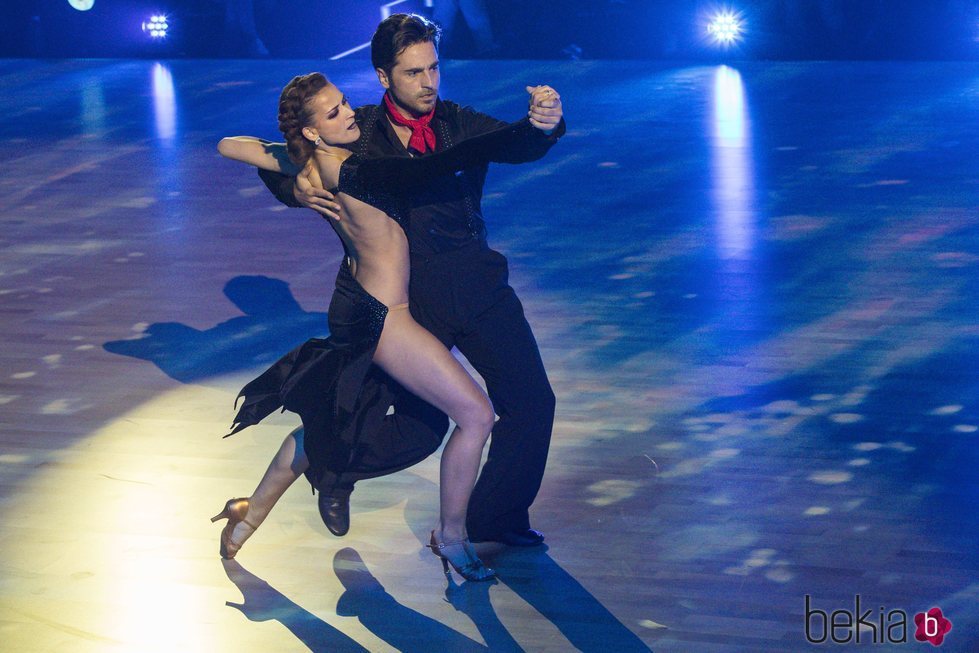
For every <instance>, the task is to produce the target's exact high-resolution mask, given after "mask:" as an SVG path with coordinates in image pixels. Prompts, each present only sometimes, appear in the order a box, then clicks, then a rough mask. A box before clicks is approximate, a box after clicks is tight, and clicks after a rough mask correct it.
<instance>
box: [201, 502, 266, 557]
mask: <svg viewBox="0 0 979 653" xmlns="http://www.w3.org/2000/svg"><path fill="white" fill-rule="evenodd" d="M247 514H248V499H228V502H227V503H225V504H224V510H222V511H221V512H219V513H218V514H216V515H214V516H213V517H211V522H212V523H213V522H216V521H217V520H219V519H227V520H228V523H227V524H225V526H224V530H222V531H221V549H220V551H221V557H222V558H224V559H225V560H231V559H232V558H234V557H235V555H237V554H238V550H239V549H241V547H242V545H243V544H244V543H245V540H247V539H248V538H249V537H251V536H252V533H254V532H255V531H256V530H258V526H256V525H255V524H252V523H251V522H249V521H248V520H247V519H245V515H247ZM238 524H244V525H245V526H248V527H249V528H251V529H252V531H251V533H248V534H247V535H246V536H245V538H244V539H243V540H242V541H241V542H235V541H234V540H233V539H232V538H231V535H232V534H233V533H234V530H235V526H237V525H238Z"/></svg>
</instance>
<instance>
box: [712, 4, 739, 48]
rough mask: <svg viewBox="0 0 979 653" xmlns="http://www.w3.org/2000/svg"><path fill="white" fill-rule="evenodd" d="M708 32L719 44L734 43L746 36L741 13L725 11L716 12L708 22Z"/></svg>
mask: <svg viewBox="0 0 979 653" xmlns="http://www.w3.org/2000/svg"><path fill="white" fill-rule="evenodd" d="M707 34H708V35H709V36H710V37H711V38H712V39H713V40H714V43H716V44H717V45H724V46H727V45H733V44H734V43H737V42H738V41H740V40H742V39H743V38H744V21H743V20H742V19H741V14H740V13H736V12H733V11H723V12H718V13H716V14H714V15H713V16H712V17H711V18H710V20H709V21H708V23H707Z"/></svg>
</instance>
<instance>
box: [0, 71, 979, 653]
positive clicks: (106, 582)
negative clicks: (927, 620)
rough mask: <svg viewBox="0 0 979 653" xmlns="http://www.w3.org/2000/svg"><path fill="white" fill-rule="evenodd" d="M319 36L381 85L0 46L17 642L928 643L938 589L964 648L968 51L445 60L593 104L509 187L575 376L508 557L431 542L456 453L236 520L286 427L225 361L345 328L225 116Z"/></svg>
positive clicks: (484, 80) (236, 112)
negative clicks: (524, 546)
mask: <svg viewBox="0 0 979 653" xmlns="http://www.w3.org/2000/svg"><path fill="white" fill-rule="evenodd" d="M315 69H322V70H324V71H325V72H326V73H327V74H328V75H330V76H331V77H332V78H333V79H334V80H335V81H336V82H337V83H338V85H340V86H341V88H343V89H344V90H345V91H346V92H347V93H348V95H349V96H350V98H351V99H352V101H353V102H354V104H361V103H367V102H373V101H376V100H377V99H378V98H379V92H378V86H377V83H376V79H375V77H374V75H373V73H372V72H371V71H370V69H369V65H368V63H367V62H366V61H365V60H358V61H342V62H333V63H324V62H320V61H316V62H314V61H248V62H244V61H186V60H185V61H173V62H153V61H142V60H140V61H94V60H92V61H61V62H53V61H45V62H38V61H15V60H6V61H0V86H2V90H3V92H2V93H0V107H2V115H3V121H2V122H0V160H2V165H3V175H2V177H0V225H2V233H0V256H2V258H0V326H2V332H0V367H2V373H0V493H2V494H0V569H2V575H0V649H2V650H4V651H11V652H12V651H46V652H50V651H65V652H70V653H84V652H88V651H100V652H101V651H135V652H143V651H167V652H171V651H178V650H180V651H233V652H234V653H246V652H250V651H261V652H267V651H276V652H285V651H307V650H312V651H371V652H374V651H393V650H398V651H413V652H419V653H421V652H425V653H427V652H430V651H519V650H524V651H533V652H538V651H544V652H549V651H555V652H557V651H561V652H563V651H573V650H581V651H602V652H603V653H611V652H616V653H618V652H619V651H642V650H653V651H656V652H657V653H669V652H677V653H688V652H693V653H700V652H705V653H726V652H733V651H745V652H759V651H763V652H767V651H785V652H797V651H802V650H808V649H809V648H811V646H810V644H808V643H807V636H808V637H809V638H810V639H813V640H818V639H819V638H820V637H823V638H827V639H826V643H825V644H824V645H823V646H824V647H826V648H827V649H828V650H837V649H839V650H858V649H860V648H861V647H866V648H870V649H872V650H887V651H891V650H893V651H903V650H926V649H928V648H929V647H930V645H929V644H927V643H920V642H917V641H915V632H916V625H915V622H914V616H915V615H916V614H918V613H921V612H924V611H927V610H929V609H931V608H933V607H935V608H940V609H941V611H942V614H943V615H944V617H946V618H948V619H949V620H950V621H951V623H952V624H953V628H952V630H951V631H950V632H949V633H948V634H947V635H946V637H945V641H944V645H943V647H942V649H941V650H944V651H961V652H966V651H976V650H979V607H977V606H979V546H977V545H979V510H977V507H979V482H977V467H979V440H977V438H979V401H977V397H979V374H977V365H979V346H977V345H979V342H977V341H979V309H977V306H979V274H977V272H979V210H977V204H979V202H977V200H979V132H977V129H976V125H977V109H976V107H977V106H979V65H977V64H975V63H971V64H957V63H800V64H793V63H761V62H758V63H750V64H735V65H731V66H730V67H725V66H712V65H693V66H685V65H680V64H665V63H661V64H651V63H648V62H647V63H643V62H631V63H614V62H597V61H596V62H576V63H573V62H513V61H509V62H479V63H475V62H461V61H460V62H446V63H445V65H444V71H443V86H442V95H443V97H446V98H451V99H454V100H457V101H460V102H462V103H465V104H472V105H473V106H475V107H478V108H479V109H481V110H483V111H486V112H488V113H492V114H494V115H497V116H499V117H502V118H507V119H514V118H517V117H519V116H520V115H521V114H522V112H523V111H524V108H525V93H524V86H525V85H527V84H538V83H550V84H552V85H553V86H554V87H555V88H557V89H558V90H559V91H560V92H561V94H562V96H563V99H564V103H565V111H566V117H567V120H568V125H569V131H568V133H567V136H566V137H565V138H564V139H562V141H561V142H560V143H559V144H558V145H557V146H556V147H555V148H554V150H553V151H552V152H551V153H550V154H549V155H548V156H547V157H546V158H545V159H544V160H542V161H541V162H539V163H536V164H531V165H524V166H497V167H495V168H494V169H493V170H492V171H491V174H490V178H489V181H488V184H487V194H486V198H485V202H484V208H485V213H486V216H487V222H488V224H489V228H490V242H491V244H492V245H493V246H494V247H496V248H497V249H500V250H501V251H503V252H504V253H506V254H507V255H508V256H509V259H510V264H511V280H512V283H513V285H514V286H515V288H516V289H517V291H518V293H519V294H520V296H521V298H522V299H523V301H524V304H525V306H526V310H527V315H528V318H529V320H530V322H531V324H532V325H533V327H534V330H535V332H536V334H537V337H538V340H539V343H540V346H541V351H542V353H543V357H544V360H545V363H546V365H547V368H548V371H549V374H550V378H551V381H552V384H553V386H554V390H555V393H556V394H557V398H558V408H557V422H556V424H555V427H554V439H553V443H552V447H551V452H550V458H549V465H548V471H547V475H546V477H545V479H544V486H543V488H542V490H541V493H540V496H539V497H538V500H537V503H536V504H535V507H534V509H533V512H532V518H533V523H534V525H535V526H536V527H537V528H539V529H541V530H542V531H544V532H545V533H546V535H547V542H548V545H549V546H548V547H547V548H540V549H536V550H514V549H510V550H502V551H496V552H489V554H488V555H487V557H488V558H489V559H490V560H491V563H492V565H493V566H494V567H495V568H497V569H498V570H499V575H500V578H499V581H498V582H496V583H495V584H492V585H487V584H461V585H457V584H456V583H455V582H453V583H448V582H447V581H446V579H445V577H444V576H443V575H442V573H441V567H440V565H439V563H438V561H437V560H436V559H435V558H434V557H433V556H432V555H431V554H430V553H429V552H428V551H425V550H423V549H422V544H423V541H424V540H425V538H426V534H427V532H428V529H429V528H430V527H431V526H432V525H433V524H434V522H435V519H436V510H437V471H438V455H436V456H433V457H432V458H431V459H429V460H427V461H425V462H424V463H422V464H420V465H418V466H416V467H414V468H411V469H408V470H406V471H404V472H401V473H399V474H396V475H394V476H390V477H387V478H382V479H377V480H373V481H369V482H364V483H362V484H360V485H358V486H357V490H356V492H355V493H354V495H353V498H352V513H353V514H352V519H353V526H352V528H351V531H350V533H349V534H348V535H347V536H346V537H343V538H336V537H333V536H332V535H330V534H329V533H328V532H327V531H326V529H325V527H324V526H323V524H322V523H321V521H320V518H319V515H318V513H317V510H316V505H315V500H314V498H313V497H312V496H311V494H310V490H309V486H308V484H306V483H305V482H304V481H301V482H299V483H297V484H296V485H295V486H293V487H292V488H291V489H290V491H289V492H288V493H287V494H286V495H285V497H284V499H283V500H282V502H281V503H280V504H279V506H277V507H276V509H275V510H274V511H273V512H272V514H271V516H270V517H269V519H268V521H267V522H266V523H265V524H264V525H263V526H262V528H261V529H259V531H258V532H257V533H256V535H255V536H254V537H252V539H251V540H249V541H248V542H247V543H246V545H245V546H244V548H243V549H242V551H241V553H240V554H239V555H238V557H237V559H236V560H235V561H233V562H226V563H223V562H222V561H221V559H220V558H219V556H218V534H219V532H220V525H216V524H211V523H210V522H209V521H208V518H209V517H210V516H211V515H212V514H214V513H215V512H217V511H218V510H219V509H220V508H221V506H222V504H223V503H224V501H225V500H226V499H228V498H229V497H233V496H243V495H245V496H247V495H248V494H249V493H250V492H251V491H252V489H253V488H254V486H255V484H256V483H257V481H258V479H259V477H260V476H261V474H262V473H263V472H264V470H265V466H266V465H267V463H268V461H269V460H270V458H271V456H272V454H273V452H274V451H275V450H276V449H277V447H278V445H279V443H280V442H281V440H282V438H283V436H284V435H285V434H286V433H287V432H288V431H289V430H290V429H292V428H293V427H294V426H296V425H297V423H298V422H297V419H296V418H295V416H294V415H292V414H290V413H285V414H281V415H276V416H275V417H274V418H273V419H270V420H268V421H267V422H266V423H263V424H262V425H260V426H258V427H254V428H250V429H248V430H246V431H245V432H243V433H241V434H239V435H237V436H235V437H233V438H229V439H227V440H223V439H222V438H221V436H222V435H224V434H225V433H226V432H227V429H228V425H229V424H230V422H231V417H232V414H233V409H232V403H233V400H234V396H235V394H236V393H237V391H238V389H239V388H240V387H241V385H242V384H243V383H244V382H245V381H247V380H248V379H250V378H252V377H253V376H254V375H255V374H256V373H257V372H259V371H261V370H262V369H264V366H265V365H266V364H267V363H268V362H270V361H271V360H274V359H275V358H277V357H278V356H279V355H280V354H281V353H283V352H285V351H286V350H288V349H289V348H291V347H292V346H293V345H294V344H296V343H298V342H301V341H302V340H304V339H306V338H308V337H311V336H315V335H323V334H324V333H325V329H326V310H327V305H328V301H329V298H330V294H331V292H332V285H333V279H334V275H335V271H336V268H337V264H338V262H339V260H340V255H341V249H340V246H339V243H338V241H337V239H336V237H335V236H334V234H333V233H332V231H331V230H330V228H329V227H328V225H327V224H325V223H324V222H323V221H322V220H320V219H319V218H318V217H316V216H315V215H314V214H313V213H312V212H309V211H301V210H292V209H286V208H284V207H282V206H280V205H279V204H278V203H277V202H275V200H274V199H273V198H272V197H271V196H270V195H269V194H268V193H267V192H266V191H265V189H264V187H263V186H262V185H261V183H260V181H259V179H258V177H257V175H256V174H255V173H254V172H253V171H251V170H249V169H246V168H245V167H244V166H241V165H238V164H234V163H232V162H229V161H227V160H224V159H222V158H220V157H219V155H218V154H217V151H216V149H215V146H216V143H217V141H218V139H219V138H220V137H221V136H224V135H233V134H255V135H260V136H264V137H267V138H276V137H277V131H276V125H275V113H276V101H277V98H278V93H279V90H280V89H281V87H282V86H283V85H284V84H285V83H286V82H287V81H288V80H289V79H290V78H291V77H292V76H293V75H295V74H299V73H304V72H308V71H311V70H315ZM514 364H519V362H518V361H515V362H514ZM858 596H859V599H858V598H857V597H858ZM807 597H808V599H807ZM807 600H808V604H807ZM858 600H859V603H860V608H859V610H857V609H856V605H855V603H856V601H858ZM807 605H808V607H807ZM834 611H835V612H837V614H836V615H835V616H831V613H833V612H834ZM843 611H846V613H847V614H850V615H851V616H850V622H849V624H848V625H847V621H846V614H844V612H843ZM866 611H869V615H866V616H864V619H863V622H864V623H863V625H862V626H860V625H858V619H859V617H860V616H861V615H860V613H864V612H866ZM855 612H856V613H857V614H853V613H855ZM827 617H831V618H832V619H834V620H835V622H836V623H837V624H838V626H837V628H835V629H831V628H829V627H828V626H827ZM902 618H903V619H905V620H906V623H905V624H902V623H901V622H900V620H901V619H902ZM839 624H843V625H839ZM881 624H883V628H881V627H880V626H881ZM844 626H845V627H844ZM902 626H903V630H902ZM858 634H859V636H860V638H861V643H860V645H859V646H857V645H856V636H857V635H858ZM902 635H904V637H906V639H907V640H908V641H907V643H906V644H900V643H897V644H895V643H893V640H895V639H900V638H901V636H902ZM832 637H836V638H837V639H838V640H839V641H845V642H848V643H845V644H842V645H836V644H834V643H833V641H832ZM847 637H849V640H846V638H847ZM886 638H890V639H886ZM874 639H876V641H877V645H876V646H875V645H874ZM888 641H889V642H891V643H889V644H888V643H886V642H888ZM881 642H885V644H881Z"/></svg>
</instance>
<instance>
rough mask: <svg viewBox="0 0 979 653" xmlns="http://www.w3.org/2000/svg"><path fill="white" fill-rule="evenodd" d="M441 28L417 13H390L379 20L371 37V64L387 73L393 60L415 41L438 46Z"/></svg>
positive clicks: (389, 71)
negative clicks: (379, 22)
mask: <svg viewBox="0 0 979 653" xmlns="http://www.w3.org/2000/svg"><path fill="white" fill-rule="evenodd" d="M441 37H442V28H441V27H439V26H438V25H436V24H435V23H433V22H432V21H430V20H428V19H427V18H425V17H424V16H419V15H418V14H391V15H390V16H388V17H387V18H385V19H384V20H382V21H381V24H380V25H378V26H377V31H375V32H374V36H373V38H371V64H372V65H373V66H374V68H380V69H381V70H383V71H384V72H386V73H387V74H388V75H390V74H391V69H392V68H394V60H395V59H397V58H398V55H399V54H401V53H402V52H404V51H405V49H406V48H409V47H411V46H412V45H415V44H416V43H431V44H433V45H434V46H435V47H436V48H438V47H439V39H440V38H441Z"/></svg>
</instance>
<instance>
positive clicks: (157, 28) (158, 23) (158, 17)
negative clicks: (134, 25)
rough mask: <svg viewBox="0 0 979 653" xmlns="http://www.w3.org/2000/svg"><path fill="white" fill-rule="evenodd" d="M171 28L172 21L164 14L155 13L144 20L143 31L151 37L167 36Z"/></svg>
mask: <svg viewBox="0 0 979 653" xmlns="http://www.w3.org/2000/svg"><path fill="white" fill-rule="evenodd" d="M169 29H170V23H168V22H167V17H166V16H164V15H163V14H154V15H153V16H150V19H149V20H145V21H143V32H145V33H146V34H148V35H149V36H150V38H154V39H162V38H166V36H167V30H169Z"/></svg>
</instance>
